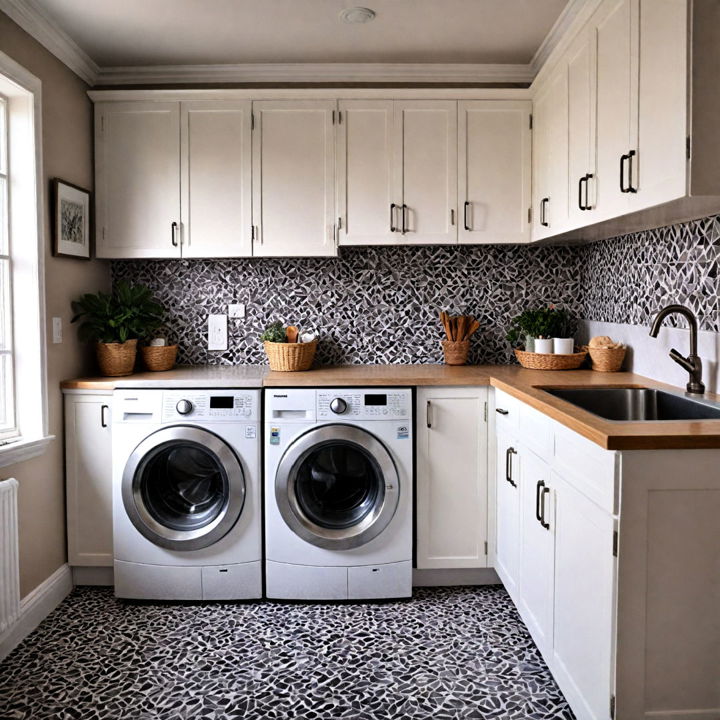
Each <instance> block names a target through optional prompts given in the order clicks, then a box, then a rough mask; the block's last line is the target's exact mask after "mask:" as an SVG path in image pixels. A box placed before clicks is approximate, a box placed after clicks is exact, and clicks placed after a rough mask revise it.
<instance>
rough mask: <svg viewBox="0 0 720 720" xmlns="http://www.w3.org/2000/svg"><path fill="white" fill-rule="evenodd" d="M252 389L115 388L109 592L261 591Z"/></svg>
mask: <svg viewBox="0 0 720 720" xmlns="http://www.w3.org/2000/svg"><path fill="white" fill-rule="evenodd" d="M259 413H260V391H259V390H244V389H243V390H236V389H222V390H172V389H167V390H159V389H158V390H156V389H152V390H145V389H138V390H132V389H129V390H116V392H115V394H114V398H113V413H112V416H113V428H112V459H113V546H114V570H115V595H116V596H117V597H122V598H136V599H157V600H239V599H250V598H259V597H261V596H262V515H261V513H262V511H261V500H260V492H261V480H260V442H261V440H260V428H259V419H260V418H259Z"/></svg>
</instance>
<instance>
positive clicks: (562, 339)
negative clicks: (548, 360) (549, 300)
mask: <svg viewBox="0 0 720 720" xmlns="http://www.w3.org/2000/svg"><path fill="white" fill-rule="evenodd" d="M550 307H551V309H552V310H553V311H554V313H555V334H554V335H553V350H552V351H553V353H555V354H556V355H572V354H573V353H574V352H575V338H574V335H575V330H576V325H577V324H576V322H575V317H574V316H573V314H572V313H571V312H570V311H569V310H567V309H566V308H558V307H555V306H553V305H551V306H550Z"/></svg>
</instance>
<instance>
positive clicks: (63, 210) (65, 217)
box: [53, 178, 90, 260]
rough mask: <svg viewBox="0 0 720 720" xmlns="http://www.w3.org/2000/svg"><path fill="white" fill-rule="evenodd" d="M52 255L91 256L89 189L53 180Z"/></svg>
mask: <svg viewBox="0 0 720 720" xmlns="http://www.w3.org/2000/svg"><path fill="white" fill-rule="evenodd" d="M53 201H54V205H53V208H54V217H53V255H56V256H59V257H74V258H81V259H83V260H89V259H90V192H89V191H88V190H85V189H84V188H81V187H78V186H77V185H72V184H71V183H68V182H65V181H64V180H58V179H57V178H56V179H55V180H53Z"/></svg>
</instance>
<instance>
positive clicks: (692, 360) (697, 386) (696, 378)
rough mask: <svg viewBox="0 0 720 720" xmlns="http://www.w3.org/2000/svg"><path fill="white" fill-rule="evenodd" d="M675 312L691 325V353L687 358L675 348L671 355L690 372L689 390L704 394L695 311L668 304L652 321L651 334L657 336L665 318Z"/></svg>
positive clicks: (682, 306)
mask: <svg viewBox="0 0 720 720" xmlns="http://www.w3.org/2000/svg"><path fill="white" fill-rule="evenodd" d="M675 314H677V315H682V316H683V317H685V318H686V319H687V321H688V325H689V326H690V354H689V355H688V356H687V357H686V358H685V357H683V356H682V355H681V354H680V353H679V352H678V351H677V350H675V349H674V348H673V349H672V350H671V351H670V357H671V358H672V359H673V360H674V361H675V362H676V363H677V364H678V365H680V367H682V368H684V369H685V370H687V371H688V373H689V374H690V380H689V382H688V384H687V391H688V392H689V393H695V394H698V395H702V394H703V393H704V392H705V385H703V382H702V360H701V359H700V357H699V356H698V354H697V336H698V323H697V318H696V317H695V313H693V311H692V310H690V308H687V307H685V306H684V305H668V306H667V307H664V308H663V309H662V310H660V311H659V312H658V314H657V315H656V316H655V319H654V320H653V321H652V325H651V326H650V336H651V337H654V338H656V337H657V336H658V333H659V332H660V327H661V326H662V324H663V320H665V318H666V317H667V316H668V315H675Z"/></svg>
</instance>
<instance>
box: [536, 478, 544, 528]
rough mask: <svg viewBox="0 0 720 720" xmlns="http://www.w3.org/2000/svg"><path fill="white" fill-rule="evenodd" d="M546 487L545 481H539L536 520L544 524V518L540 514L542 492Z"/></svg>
mask: <svg viewBox="0 0 720 720" xmlns="http://www.w3.org/2000/svg"><path fill="white" fill-rule="evenodd" d="M544 487H545V481H544V480H538V482H537V486H536V487H535V519H536V520H537V521H538V522H539V523H540V524H542V521H543V518H542V513H541V512H540V496H541V495H542V490H543V488H544Z"/></svg>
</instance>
